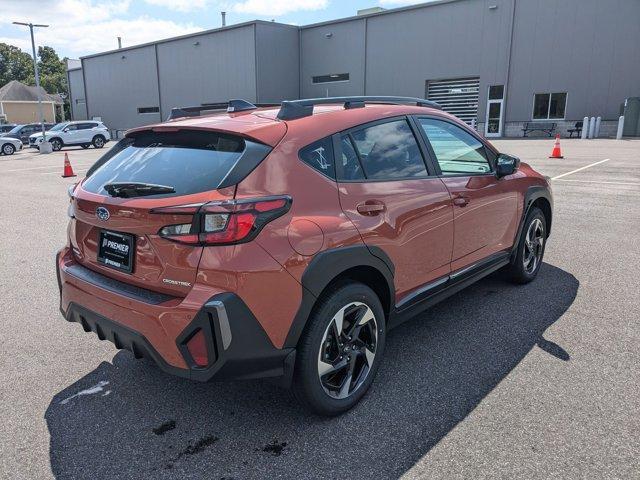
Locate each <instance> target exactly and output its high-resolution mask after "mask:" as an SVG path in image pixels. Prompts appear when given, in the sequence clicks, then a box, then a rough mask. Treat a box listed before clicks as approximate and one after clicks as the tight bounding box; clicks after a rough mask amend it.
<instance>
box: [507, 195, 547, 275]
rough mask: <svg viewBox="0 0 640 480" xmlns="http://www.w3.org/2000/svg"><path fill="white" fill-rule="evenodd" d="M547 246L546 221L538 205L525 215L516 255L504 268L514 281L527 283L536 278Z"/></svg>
mask: <svg viewBox="0 0 640 480" xmlns="http://www.w3.org/2000/svg"><path fill="white" fill-rule="evenodd" d="M546 246H547V223H546V219H545V216H544V213H542V210H540V209H539V208H538V207H532V208H531V210H530V211H529V214H528V215H527V218H526V219H525V222H524V227H523V229H522V235H521V236H520V241H519V242H518V246H517V250H516V255H515V256H514V257H513V259H512V260H511V263H510V264H509V265H508V266H507V268H506V270H507V273H508V274H509V276H510V278H511V280H512V281H513V282H514V283H520V284H524V283H529V282H531V281H532V280H533V279H535V278H536V276H537V275H538V272H539V271H540V267H541V266H542V260H543V258H544V250H545V247H546Z"/></svg>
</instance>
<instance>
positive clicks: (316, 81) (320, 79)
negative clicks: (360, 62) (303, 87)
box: [311, 72, 351, 85]
mask: <svg viewBox="0 0 640 480" xmlns="http://www.w3.org/2000/svg"><path fill="white" fill-rule="evenodd" d="M345 76H346V78H341V77H345ZM336 77H338V79H337V80H333V78H336ZM350 77H351V74H350V73H348V72H345V73H325V74H323V75H313V76H312V77H311V83H312V84H313V85H326V84H328V83H346V82H350V81H351V78H350ZM325 79H326V80H325Z"/></svg>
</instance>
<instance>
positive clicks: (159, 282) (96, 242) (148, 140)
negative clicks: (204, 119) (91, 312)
mask: <svg viewBox="0 0 640 480" xmlns="http://www.w3.org/2000/svg"><path fill="white" fill-rule="evenodd" d="M250 145H252V147H251V149H250V148H249V146H250ZM255 145H258V146H255ZM254 146H255V147H254ZM256 150H258V151H259V152H263V154H264V155H266V153H264V152H268V151H269V150H270V149H269V147H267V146H264V145H259V144H255V143H253V142H250V141H248V140H246V141H245V139H243V138H241V137H239V136H235V135H231V134H222V133H216V132H211V131H204V132H202V131H201V132H197V131H185V130H181V131H173V132H163V133H154V132H150V131H147V132H138V133H137V134H136V136H135V137H134V138H127V139H124V140H122V141H120V142H119V143H118V144H117V145H116V146H114V147H113V148H112V149H111V150H110V151H109V152H108V153H107V154H105V155H104V156H103V157H102V159H101V160H99V161H98V162H97V163H96V165H94V166H93V167H92V168H91V169H90V170H89V171H88V172H87V173H88V176H87V178H86V179H85V180H84V181H83V182H82V183H81V185H80V186H79V187H78V188H77V189H76V191H75V192H74V195H75V198H74V200H73V207H74V210H75V211H74V212H73V214H74V216H75V219H74V220H72V222H71V226H70V239H71V244H72V247H73V252H74V255H75V257H76V259H77V260H78V261H79V262H80V263H81V264H82V265H84V266H86V267H87V268H90V269H91V270H94V271H97V272H100V273H102V274H104V275H106V276H109V277H112V278H115V279H118V280H121V281H124V282H127V283H130V284H133V285H136V286H140V287H142V288H146V289H150V290H155V291H159V292H163V293H168V294H173V295H186V293H187V292H188V291H189V290H190V289H191V287H192V285H193V284H194V282H195V279H196V273H197V268H198V262H199V260H200V256H201V253H202V247H200V246H197V245H196V246H193V245H184V244H179V243H175V242H172V241H170V240H168V239H165V238H162V237H160V235H159V232H160V230H161V229H163V228H164V227H168V226H172V228H174V229H175V230H176V231H178V232H180V233H190V229H191V226H192V221H193V218H194V217H193V209H190V210H189V211H190V212H191V213H186V214H174V213H155V212H154V211H153V210H154V209H158V208H162V207H169V206H177V205H193V204H196V205H197V204H201V203H206V202H209V201H214V200H227V199H232V198H233V197H234V194H235V187H234V186H233V185H231V186H228V187H224V188H218V187H219V186H220V184H221V182H222V181H223V179H225V178H227V177H228V176H229V175H232V172H237V170H238V168H239V165H242V164H243V162H246V160H245V157H246V154H247V152H253V153H255V152H256ZM120 182H138V183H144V184H147V185H149V184H151V185H156V186H157V185H162V186H165V187H171V188H173V190H174V192H170V193H161V194H154V195H148V196H147V195H145V196H133V197H132V198H122V197H121V196H119V195H120V194H119V193H117V192H116V193H114V192H113V189H112V188H110V187H107V188H106V189H105V185H109V184H111V185H112V186H113V184H114V183H115V184H117V183H120ZM109 191H111V194H110V193H109ZM194 228H195V227H194Z"/></svg>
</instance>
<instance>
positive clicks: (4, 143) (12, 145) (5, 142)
mask: <svg viewBox="0 0 640 480" xmlns="http://www.w3.org/2000/svg"><path fill="white" fill-rule="evenodd" d="M17 150H22V140H20V139H19V138H13V137H2V136H0V152H2V154H3V155H13V154H14V153H15V152H16V151H17Z"/></svg>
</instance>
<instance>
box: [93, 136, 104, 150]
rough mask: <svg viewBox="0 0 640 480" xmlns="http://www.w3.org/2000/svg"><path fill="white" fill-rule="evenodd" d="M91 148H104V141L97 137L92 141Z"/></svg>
mask: <svg viewBox="0 0 640 480" xmlns="http://www.w3.org/2000/svg"><path fill="white" fill-rule="evenodd" d="M93 146H94V147H96V148H102V147H104V140H102V138H100V137H98V138H96V139H95V140H94V141H93Z"/></svg>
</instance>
